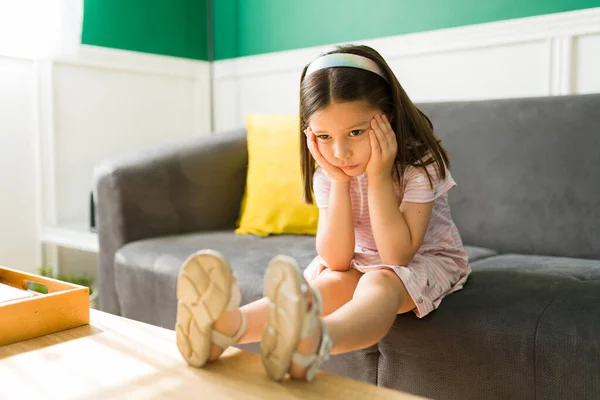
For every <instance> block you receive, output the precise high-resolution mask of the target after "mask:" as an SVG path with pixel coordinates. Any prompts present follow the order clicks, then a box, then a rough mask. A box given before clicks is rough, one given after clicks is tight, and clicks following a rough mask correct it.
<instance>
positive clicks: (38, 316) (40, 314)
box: [0, 266, 90, 346]
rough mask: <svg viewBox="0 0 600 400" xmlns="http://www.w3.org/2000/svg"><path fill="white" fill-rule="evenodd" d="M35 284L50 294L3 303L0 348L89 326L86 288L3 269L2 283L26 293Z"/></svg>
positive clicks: (0, 307)
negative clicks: (43, 287)
mask: <svg viewBox="0 0 600 400" xmlns="http://www.w3.org/2000/svg"><path fill="white" fill-rule="evenodd" d="M32 282H34V283H35V284H41V285H44V286H45V287H46V288H47V289H48V293H47V294H39V293H35V295H34V296H31V297H24V298H20V299H15V300H8V301H3V302H1V303H0V346H4V345H6V344H10V343H15V342H20V341H22V340H27V339H31V338H35V337H38V336H42V335H47V334H50V333H54V332H59V331H62V330H65V329H70V328H75V327H77V326H81V325H87V324H89V323H90V295H89V289H88V288H87V287H85V286H80V285H75V284H72V283H67V282H62V281H57V280H55V279H50V278H46V277H42V276H38V275H34V274H28V273H25V272H21V271H17V270H14V269H10V268H6V267H2V266H0V283H3V284H5V285H9V286H12V287H13V288H17V289H22V290H27V288H28V287H30V286H31V283H32ZM30 293H31V292H30Z"/></svg>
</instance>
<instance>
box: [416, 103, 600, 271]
mask: <svg viewBox="0 0 600 400" xmlns="http://www.w3.org/2000/svg"><path fill="white" fill-rule="evenodd" d="M419 107H420V108H421V109H422V110H423V112H424V113H425V114H427V115H428V116H429V117H430V118H431V120H432V122H433V125H434V128H435V131H436V134H437V135H438V136H439V137H440V139H442V140H443V141H444V147H445V148H446V149H447V150H448V153H449V157H450V168H451V170H452V176H453V177H454V179H455V180H456V182H457V183H458V190H454V191H452V192H451V193H450V194H449V195H448V199H449V201H450V207H451V209H452V217H453V218H454V221H455V222H456V225H457V226H458V229H459V231H460V234H461V236H462V238H463V240H464V242H465V243H469V244H474V245H478V246H483V247H490V248H494V249H497V250H498V251H499V252H500V253H522V254H545V255H556V256H558V255H560V256H567V257H580V258H590V259H598V258H600V246H598V243H599V242H600V229H598V221H599V220H600V207H598V193H600V174H599V172H598V171H600V151H598V148H600V135H598V126H600V113H599V112H598V110H599V109H600V94H590V95H585V96H550V97H542V98H520V99H500V100H488V101H466V102H447V103H423V104H420V105H419Z"/></svg>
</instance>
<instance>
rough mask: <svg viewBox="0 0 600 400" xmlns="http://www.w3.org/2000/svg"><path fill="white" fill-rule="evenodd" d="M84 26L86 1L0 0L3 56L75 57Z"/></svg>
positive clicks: (0, 44) (1, 48)
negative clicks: (84, 4)
mask: <svg viewBox="0 0 600 400" xmlns="http://www.w3.org/2000/svg"><path fill="white" fill-rule="evenodd" d="M82 25H83V0H0V55H7V56H16V57H27V58H35V59H38V58H46V57H54V56H60V55H73V54H75V53H77V51H78V49H79V47H80V44H81V30H82Z"/></svg>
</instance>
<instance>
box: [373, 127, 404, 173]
mask: <svg viewBox="0 0 600 400" xmlns="http://www.w3.org/2000/svg"><path fill="white" fill-rule="evenodd" d="M369 140H370V142H371V158H370V159H369V163H368V164H367V168H366V172H367V175H368V176H380V175H381V176H388V175H389V174H390V173H391V171H392V166H393V165H394V160H395V159H396V154H397V153H398V143H397V142H396V135H395V134H394V130H393V129H392V126H391V125H390V123H389V121H388V119H387V117H386V116H385V115H375V117H373V119H372V120H371V130H370V131H369Z"/></svg>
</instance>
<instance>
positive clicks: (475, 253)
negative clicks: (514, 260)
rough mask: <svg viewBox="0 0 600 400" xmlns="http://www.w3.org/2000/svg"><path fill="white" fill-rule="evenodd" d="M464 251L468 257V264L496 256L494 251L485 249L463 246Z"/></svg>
mask: <svg viewBox="0 0 600 400" xmlns="http://www.w3.org/2000/svg"><path fill="white" fill-rule="evenodd" d="M465 251H466V252H467V255H468V256H469V263H472V262H475V261H477V260H481V259H483V258H487V257H491V256H495V255H496V254H498V252H497V251H496V250H491V249H486V248H485V247H477V246H465Z"/></svg>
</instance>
